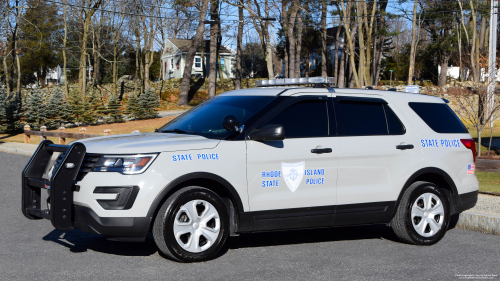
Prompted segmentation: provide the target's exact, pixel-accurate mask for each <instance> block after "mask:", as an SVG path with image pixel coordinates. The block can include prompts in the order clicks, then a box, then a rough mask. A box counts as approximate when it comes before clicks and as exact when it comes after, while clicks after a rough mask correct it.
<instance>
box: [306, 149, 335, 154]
mask: <svg viewBox="0 0 500 281" xmlns="http://www.w3.org/2000/svg"><path fill="white" fill-rule="evenodd" d="M311 153H317V154H321V153H332V149H331V148H313V149H311Z"/></svg>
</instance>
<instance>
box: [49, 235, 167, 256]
mask: <svg viewBox="0 0 500 281" xmlns="http://www.w3.org/2000/svg"><path fill="white" fill-rule="evenodd" d="M43 240H44V241H52V242H54V243H57V244H59V245H61V246H64V247H67V248H68V249H69V250H70V251H71V252H74V253H82V252H86V251H88V250H92V251H95V252H101V253H105V254H110V255H118V256H151V255H153V254H154V253H156V252H157V251H158V248H157V247H156V244H155V242H154V240H153V236H151V235H150V234H149V235H148V237H147V238H146V240H145V242H141V243H137V242H118V241H109V240H107V239H106V238H105V237H104V236H101V235H98V234H91V233H86V232H83V231H81V230H79V229H75V230H71V231H61V230H57V229H54V230H52V231H51V232H50V233H48V234H47V235H45V236H44V237H43Z"/></svg>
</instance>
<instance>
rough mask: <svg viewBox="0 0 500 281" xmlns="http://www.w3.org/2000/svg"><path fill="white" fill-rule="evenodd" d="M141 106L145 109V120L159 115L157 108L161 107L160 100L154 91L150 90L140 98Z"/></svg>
mask: <svg viewBox="0 0 500 281" xmlns="http://www.w3.org/2000/svg"><path fill="white" fill-rule="evenodd" d="M139 105H140V107H141V108H143V109H144V118H155V117H156V116H157V115H158V111H157V110H156V108H157V107H159V106H160V98H159V97H158V95H156V93H155V91H154V89H152V88H149V89H147V90H146V91H145V92H144V94H142V95H141V96H140V97H139Z"/></svg>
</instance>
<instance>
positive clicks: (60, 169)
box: [22, 140, 86, 230]
mask: <svg viewBox="0 0 500 281" xmlns="http://www.w3.org/2000/svg"><path fill="white" fill-rule="evenodd" d="M54 152H60V153H62V154H63V157H62V160H61V161H59V162H58V163H56V165H55V166H54V170H53V172H52V176H51V177H50V179H48V180H47V179H44V178H43V175H44V173H45V171H46V170H47V168H48V165H49V163H50V160H51V158H52V155H53V154H54ZM85 152H86V148H85V145H84V144H82V143H78V142H77V143H73V144H71V145H58V144H54V143H53V142H52V141H50V140H44V141H42V142H41V143H40V145H39V146H38V148H37V149H36V151H35V153H34V154H33V156H32V157H31V159H30V161H29V162H28V164H27V165H26V167H25V168H24V170H23V174H22V177H23V178H22V193H23V194H22V211H23V214H24V216H25V217H27V218H28V219H31V220H38V219H48V220H50V221H51V222H52V225H53V226H54V227H55V228H57V229H59V230H72V229H73V228H74V226H73V222H74V207H73V189H74V186H75V179H76V177H77V175H78V171H79V170H80V166H81V165H82V162H83V159H84V157H85ZM42 189H46V190H47V189H48V190H49V195H50V209H41V196H40V195H41V190H42Z"/></svg>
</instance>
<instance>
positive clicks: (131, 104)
mask: <svg viewBox="0 0 500 281" xmlns="http://www.w3.org/2000/svg"><path fill="white" fill-rule="evenodd" d="M144 113H145V110H144V108H142V107H141V105H140V103H139V99H138V98H137V97H136V95H135V94H134V93H132V94H130V95H129V98H128V104H127V110H126V114H127V115H128V117H129V118H134V119H142V118H144Z"/></svg>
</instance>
